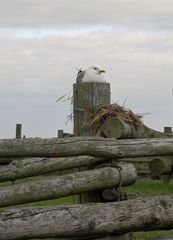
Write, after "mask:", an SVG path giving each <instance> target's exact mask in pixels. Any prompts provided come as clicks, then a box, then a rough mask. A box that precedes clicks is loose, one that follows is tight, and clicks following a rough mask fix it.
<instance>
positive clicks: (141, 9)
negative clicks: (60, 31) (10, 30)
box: [0, 0, 173, 28]
mask: <svg viewBox="0 0 173 240" xmlns="http://www.w3.org/2000/svg"><path fill="white" fill-rule="evenodd" d="M0 6H1V8H0V16H1V21H0V26H1V27H35V28H37V27H38V28H39V27H52V28H63V27H66V28H71V27H74V28H75V27H76V28H78V27H84V26H91V25H102V24H103V25H113V26H117V27H118V26H119V25H121V26H122V25H127V26H128V25H129V26H132V27H135V26H138V27H149V28H150V27H153V26H157V27H161V28H163V27H167V28H170V27H171V26H172V22H173V15H172V11H173V2H172V1H170V0H164V1H162V0H147V1H138V0H116V1H115V0H107V1H105V0H92V1H88V0H81V1H79V0H70V1H67V0H66V1H64V0H37V1H35V0H29V1H27V0H15V1H11V0H6V1H3V0H1V1H0Z"/></svg>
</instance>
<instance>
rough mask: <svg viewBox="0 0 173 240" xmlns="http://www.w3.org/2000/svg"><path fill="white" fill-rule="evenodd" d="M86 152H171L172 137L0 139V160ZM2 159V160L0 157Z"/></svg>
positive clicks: (125, 154) (110, 154)
mask: <svg viewBox="0 0 173 240" xmlns="http://www.w3.org/2000/svg"><path fill="white" fill-rule="evenodd" d="M79 155H90V156H96V157H107V158H111V159H112V158H131V157H132V158H133V157H151V156H171V155H173V139H172V138H165V139H156V138H154V139H133V140H130V139H129V140H114V139H109V138H101V137H98V138H96V137H74V138H62V139H60V138H47V139H46V138H45V139H44V138H43V139H41V138H31V139H29V138H27V139H4V140H3V139H1V140H0V159H1V158H5V157H6V158H9V157H65V156H79ZM3 161H4V159H3Z"/></svg>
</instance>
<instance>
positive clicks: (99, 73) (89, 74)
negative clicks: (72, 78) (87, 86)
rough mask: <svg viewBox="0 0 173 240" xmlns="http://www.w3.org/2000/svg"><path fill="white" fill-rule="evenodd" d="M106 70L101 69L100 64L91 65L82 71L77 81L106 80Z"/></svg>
mask: <svg viewBox="0 0 173 240" xmlns="http://www.w3.org/2000/svg"><path fill="white" fill-rule="evenodd" d="M103 73H105V70H103V69H101V68H100V67H98V66H91V67H89V68H87V69H86V70H84V71H81V72H80V73H79V74H78V76H77V79H76V81H77V82H106V80H105V79H104V77H103Z"/></svg>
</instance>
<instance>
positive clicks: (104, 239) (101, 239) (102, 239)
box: [32, 234, 129, 240]
mask: <svg viewBox="0 0 173 240" xmlns="http://www.w3.org/2000/svg"><path fill="white" fill-rule="evenodd" d="M43 239H44V240H89V239H92V240H129V234H123V235H118V236H117V237H116V236H108V237H99V238H97V237H96V238H93V237H89V236H87V238H86V237H72V238H71V237H70V238H43ZM43 239H38V238H37V239H33V238H32V240H43Z"/></svg>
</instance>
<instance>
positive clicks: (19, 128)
mask: <svg viewBox="0 0 173 240" xmlns="http://www.w3.org/2000/svg"><path fill="white" fill-rule="evenodd" d="M16 138H22V124H20V123H17V124H16Z"/></svg>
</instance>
